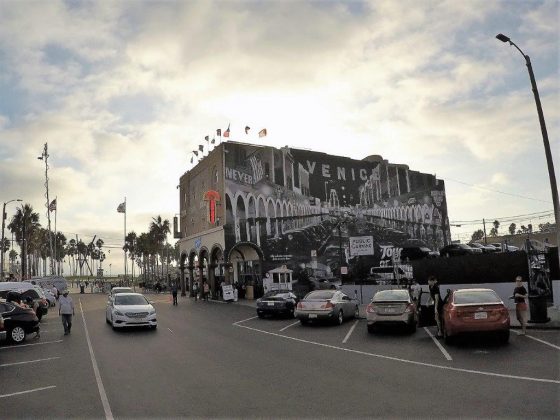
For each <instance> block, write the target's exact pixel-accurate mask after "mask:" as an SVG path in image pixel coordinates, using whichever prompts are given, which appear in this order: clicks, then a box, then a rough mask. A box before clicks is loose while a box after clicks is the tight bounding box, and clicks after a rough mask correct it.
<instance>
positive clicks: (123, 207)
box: [117, 202, 126, 213]
mask: <svg viewBox="0 0 560 420" xmlns="http://www.w3.org/2000/svg"><path fill="white" fill-rule="evenodd" d="M117 211H118V212H119V213H126V202H124V203H121V204H119V206H118V207H117Z"/></svg>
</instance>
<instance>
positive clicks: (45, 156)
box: [37, 143, 54, 275]
mask: <svg viewBox="0 0 560 420" xmlns="http://www.w3.org/2000/svg"><path fill="white" fill-rule="evenodd" d="M37 159H39V160H42V161H44V162H45V189H46V193H45V196H46V198H47V203H46V204H45V206H46V207H47V222H48V229H49V247H50V250H51V275H54V253H53V243H52V233H51V209H50V204H51V202H50V200H49V162H48V160H49V146H48V143H45V147H44V148H43V154H42V155H41V156H39V157H38V158H37Z"/></svg>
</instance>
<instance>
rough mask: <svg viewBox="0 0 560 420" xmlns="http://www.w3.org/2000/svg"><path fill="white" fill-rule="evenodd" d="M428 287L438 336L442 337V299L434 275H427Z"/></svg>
mask: <svg viewBox="0 0 560 420" xmlns="http://www.w3.org/2000/svg"><path fill="white" fill-rule="evenodd" d="M428 288H429V289H430V297H431V298H432V302H433V304H434V317H435V319H436V323H437V328H438V332H437V335H438V337H443V330H442V329H441V318H442V316H443V299H442V298H441V292H440V291H439V284H438V281H437V278H436V277H435V276H430V277H428Z"/></svg>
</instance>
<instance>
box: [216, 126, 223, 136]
mask: <svg viewBox="0 0 560 420" xmlns="http://www.w3.org/2000/svg"><path fill="white" fill-rule="evenodd" d="M216 134H217V135H218V136H219V137H222V129H221V128H218V129H217V130H216Z"/></svg>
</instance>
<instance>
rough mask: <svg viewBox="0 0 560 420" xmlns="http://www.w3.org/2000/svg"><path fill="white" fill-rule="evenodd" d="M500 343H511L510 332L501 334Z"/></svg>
mask: <svg viewBox="0 0 560 420" xmlns="http://www.w3.org/2000/svg"><path fill="white" fill-rule="evenodd" d="M500 343H502V344H507V343H509V330H507V331H502V332H501V333H500Z"/></svg>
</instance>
